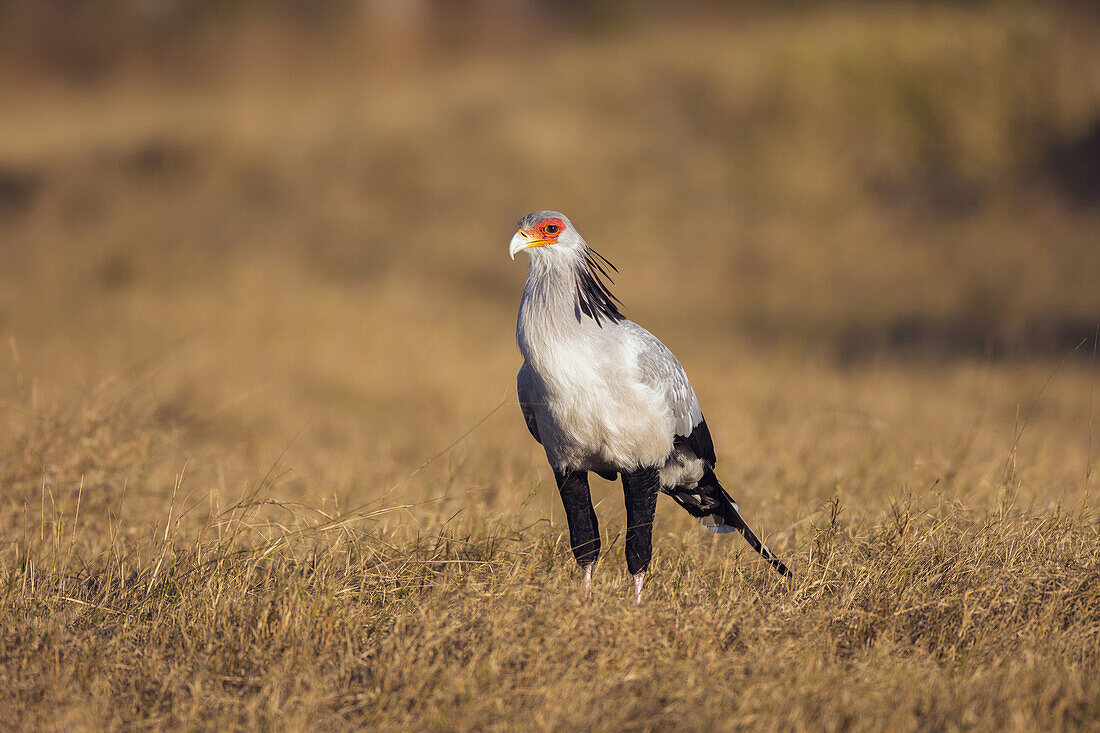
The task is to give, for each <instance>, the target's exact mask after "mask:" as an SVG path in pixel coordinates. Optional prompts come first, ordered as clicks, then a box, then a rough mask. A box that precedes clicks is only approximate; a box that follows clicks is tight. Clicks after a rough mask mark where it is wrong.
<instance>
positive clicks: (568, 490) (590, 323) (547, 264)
mask: <svg viewBox="0 0 1100 733" xmlns="http://www.w3.org/2000/svg"><path fill="white" fill-rule="evenodd" d="M536 247H537V248H538V249H531V248H536ZM522 249H530V251H531V254H532V257H531V264H530V267H529V270H528V275H527V284H526V286H525V288H524V291H523V299H522V301H521V303H520V309H519V316H518V319H517V323H516V341H517V343H518V345H519V349H520V352H521V353H522V355H523V358H524V363H523V366H522V367H521V368H520V371H519V374H518V376H517V387H518V392H519V401H520V406H521V409H522V411H523V416H524V419H525V421H526V423H527V427H528V429H530V431H531V434H532V435H533V436H534V437H535V439H536V440H538V441H539V442H540V443H541V444H542V446H543V448H544V449H545V451H546V457H547V460H548V461H549V462H550V465H551V467H552V468H553V469H554V475H555V477H556V479H557V481H558V486H559V489H560V490H561V492H562V500H563V502H564V503H565V507H566V514H567V517H568V519H569V525H570V536H571V540H572V544H573V549H574V554H575V556H576V558H577V561H578V562H579V563H580V564H581V565H582V567H584V568H585V578H586V584H587V582H588V581H589V579H590V577H591V565H592V563H593V562H594V561H595V559H596V556H597V555H598V552H599V535H598V531H597V524H596V517H595V512H594V511H593V509H592V505H591V499H590V498H589V492H588V481H587V472H589V471H592V472H595V473H598V474H600V475H602V476H604V477H605V478H614V476H615V475H616V474H621V475H622V478H623V485H624V489H625V492H626V500H627V515H628V517H627V518H628V528H627V561H628V565H629V566H630V570H631V572H632V573H634V574H635V578H636V590H637V593H638V597H639V598H640V591H641V578H643V577H644V572H645V569H646V567H647V566H648V563H649V555H650V535H651V532H652V521H653V511H654V509H655V505H656V495H657V492H658V491H662V492H664V493H667V494H669V495H670V496H672V497H673V498H674V499H675V500H676V501H677V502H678V503H679V504H680V505H681V506H683V507H684V508H685V509H687V510H688V511H689V512H690V513H691V514H692V515H693V516H695V517H696V518H698V519H699V521H700V523H702V524H704V525H706V526H708V527H709V528H710V529H711V530H712V531H717V532H723V531H733V530H737V531H741V532H742V533H743V534H745V537H746V539H748V541H749V543H750V544H752V545H753V547H754V548H756V549H757V550H758V551H759V552H761V554H762V555H764V557H765V558H768V559H769V560H770V561H772V562H773V564H774V565H776V567H777V569H779V570H780V571H781V572H782V573H784V574H788V575H789V573H788V571H787V569H786V567H784V566H783V564H782V563H780V562H779V561H778V560H776V559H775V558H774V555H772V554H771V553H770V551H768V549H767V548H766V547H764V546H763V545H762V544H761V543H760V541H759V540H758V539H757V538H756V536H755V534H753V533H752V531H751V530H750V529H749V528H748V526H747V525H745V524H744V521H743V520H742V519H741V517H740V514H739V513H738V511H737V505H736V504H735V503H734V502H733V500H732V499H731V498H730V497H729V495H728V494H726V492H725V491H724V490H723V489H722V488H721V486H720V485H719V483H718V481H717V478H716V477H715V476H714V472H713V468H714V464H715V456H714V447H713V444H712V442H711V437H710V431H709V429H708V428H707V424H706V421H705V420H704V419H703V414H702V411H701V409H700V408H699V402H698V400H697V399H696V396H695V391H694V390H693V389H692V387H691V383H690V381H689V380H688V377H687V374H686V373H685V372H684V369H683V367H682V366H681V365H680V362H679V361H678V360H677V359H676V357H675V356H674V355H673V354H672V352H671V351H669V349H668V348H667V347H665V345H664V344H662V343H661V342H660V341H659V340H658V339H657V338H656V337H655V336H653V335H652V334H650V333H649V332H648V331H646V330H645V329H644V328H642V327H641V326H639V325H637V324H636V323H633V322H632V321H629V320H627V319H626V318H625V317H624V316H623V315H622V313H621V312H620V311H619V310H618V307H617V305H616V302H617V300H616V299H615V297H614V296H613V295H612V294H611V292H610V290H609V289H608V285H607V284H606V283H605V281H604V278H607V271H606V268H605V267H604V265H606V266H607V267H612V266H611V264H610V263H609V262H607V260H604V259H603V258H602V257H601V256H600V255H598V254H596V253H595V252H594V251H593V250H592V249H591V248H590V247H588V245H587V244H586V243H585V242H584V240H583V239H581V237H580V235H579V234H578V233H577V232H576V229H575V228H574V227H573V226H572V224H571V223H570V222H569V220H568V219H566V218H565V216H564V215H562V214H559V213H557V212H552V211H540V212H535V213H533V214H529V215H527V216H526V217H524V218H523V219H521V220H520V222H519V225H518V231H517V233H516V235H515V236H514V237H513V239H512V244H511V251H512V255H513V256H514V255H515V253H516V252H517V251H519V250H522ZM607 279H610V278H607Z"/></svg>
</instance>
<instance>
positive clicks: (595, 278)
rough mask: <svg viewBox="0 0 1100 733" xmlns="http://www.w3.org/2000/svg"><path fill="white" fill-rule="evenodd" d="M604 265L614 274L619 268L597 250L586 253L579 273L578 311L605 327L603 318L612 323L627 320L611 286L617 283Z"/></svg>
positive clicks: (589, 250) (620, 302)
mask: <svg viewBox="0 0 1100 733" xmlns="http://www.w3.org/2000/svg"><path fill="white" fill-rule="evenodd" d="M604 265H606V266H607V267H610V268H611V269H612V270H613V271H614V272H616V273H617V272H618V271H619V268H617V267H615V265H613V264H611V262H610V261H608V259H607V258H606V257H604V256H603V255H601V254H600V253H599V252H597V251H596V250H594V249H592V248H591V247H589V248H588V249H586V250H585V252H584V264H583V265H581V266H580V267H579V268H578V272H577V309H578V310H579V313H578V315H577V319H578V320H579V319H580V313H583V314H584V315H586V316H588V317H589V318H591V319H592V320H594V321H595V322H596V325H597V326H601V327H602V326H603V323H602V321H601V318H606V319H607V320H608V321H610V322H611V323H618V322H619V321H623V320H626V316H624V315H623V314H622V313H620V312H619V308H618V306H620V305H622V301H621V300H619V299H618V298H616V297H615V295H614V294H613V293H612V292H611V287H610V286H611V285H614V284H615V281H614V280H613V279H611V275H610V274H608V272H607V270H606V269H605V268H604Z"/></svg>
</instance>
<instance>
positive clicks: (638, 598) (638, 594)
mask: <svg viewBox="0 0 1100 733" xmlns="http://www.w3.org/2000/svg"><path fill="white" fill-rule="evenodd" d="M644 584H645V571H644V570H643V571H641V572H640V573H635V574H634V605H635V606H640V605H642V585H644Z"/></svg>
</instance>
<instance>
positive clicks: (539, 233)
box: [527, 217, 565, 244]
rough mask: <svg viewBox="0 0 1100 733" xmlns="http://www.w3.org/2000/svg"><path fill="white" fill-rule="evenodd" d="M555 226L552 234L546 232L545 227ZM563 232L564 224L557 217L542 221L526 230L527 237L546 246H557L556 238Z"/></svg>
mask: <svg viewBox="0 0 1100 733" xmlns="http://www.w3.org/2000/svg"><path fill="white" fill-rule="evenodd" d="M551 226H556V227H557V230H556V231H554V232H553V233H551V232H548V231H546V227H551ZM564 231H565V222H564V221H562V220H561V219H559V218H557V217H550V218H549V219H543V220H542V221H540V222H539V223H538V224H536V225H535V226H533V227H532V228H531V229H529V230H527V234H528V236H531V237H533V238H534V239H537V240H541V241H543V242H545V243H546V244H557V243H558V237H560V236H561V233H562V232H564Z"/></svg>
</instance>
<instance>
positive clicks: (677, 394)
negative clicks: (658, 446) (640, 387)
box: [630, 323, 715, 467]
mask: <svg viewBox="0 0 1100 733" xmlns="http://www.w3.org/2000/svg"><path fill="white" fill-rule="evenodd" d="M630 326H633V328H631V329H630V330H631V331H632V332H633V333H634V335H635V337H636V338H638V339H639V340H640V341H641V342H642V348H641V351H640V354H639V356H638V366H639V367H640V370H641V377H642V381H643V382H644V383H645V384H646V385H647V386H649V387H651V388H652V389H655V390H657V391H658V392H661V393H663V394H664V396H665V403H666V404H667V405H668V407H669V410H670V411H671V412H672V416H673V419H674V421H675V422H674V426H675V432H676V442H677V443H686V444H687V445H688V446H689V447H690V448H691V449H692V451H693V452H694V453H695V455H697V456H698V457H699V458H702V459H703V460H705V461H706V462H707V463H709V464H710V465H711V466H712V467H713V466H714V464H715V457H714V444H713V443H712V442H711V437H710V430H709V429H708V428H707V423H706V421H705V420H704V419H703V411H702V410H701V409H700V407H699V400H698V398H697V397H696V396H695V390H694V389H692V387H691V382H690V381H689V380H688V376H687V373H686V372H685V371H684V367H683V366H681V364H680V361H679V359H677V358H676V355H675V354H673V353H672V351H670V350H669V348H668V347H667V346H665V345H664V344H663V343H661V341H660V339H658V338H657V337H656V336H654V335H653V334H651V333H650V332H649V331H646V330H645V329H644V328H642V327H641V326H639V325H637V324H635V323H631V324H630Z"/></svg>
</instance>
